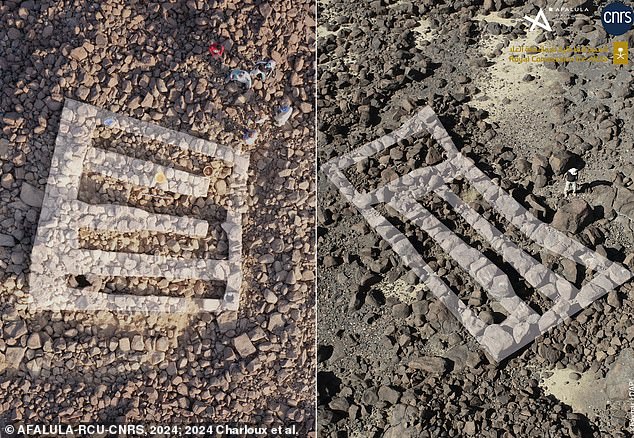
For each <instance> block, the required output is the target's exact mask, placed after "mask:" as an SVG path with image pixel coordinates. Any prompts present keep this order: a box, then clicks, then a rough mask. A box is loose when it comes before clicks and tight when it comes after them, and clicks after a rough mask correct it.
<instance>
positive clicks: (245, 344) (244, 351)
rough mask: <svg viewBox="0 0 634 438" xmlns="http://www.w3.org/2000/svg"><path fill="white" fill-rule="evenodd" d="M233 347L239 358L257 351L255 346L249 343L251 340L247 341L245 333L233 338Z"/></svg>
mask: <svg viewBox="0 0 634 438" xmlns="http://www.w3.org/2000/svg"><path fill="white" fill-rule="evenodd" d="M233 346H234V347H235V348H236V350H237V351H238V354H239V355H240V356H241V357H247V356H249V355H250V354H253V353H255V352H256V351H257V350H256V348H255V346H254V345H253V343H252V342H251V339H249V336H248V335H247V334H246V333H243V334H241V335H240V336H238V337H237V338H234V339H233Z"/></svg>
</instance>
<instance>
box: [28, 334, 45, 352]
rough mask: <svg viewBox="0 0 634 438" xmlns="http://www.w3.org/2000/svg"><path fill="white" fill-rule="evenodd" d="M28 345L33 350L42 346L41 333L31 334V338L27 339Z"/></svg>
mask: <svg viewBox="0 0 634 438" xmlns="http://www.w3.org/2000/svg"><path fill="white" fill-rule="evenodd" d="M26 346H27V347H29V348H30V349H31V350H37V349H39V348H42V340H41V339H40V335H39V333H32V334H31V336H29V339H28V340H27V341H26Z"/></svg>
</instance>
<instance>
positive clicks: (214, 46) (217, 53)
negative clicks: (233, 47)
mask: <svg viewBox="0 0 634 438" xmlns="http://www.w3.org/2000/svg"><path fill="white" fill-rule="evenodd" d="M224 52H225V48H224V47H223V46H221V45H220V44H218V43H211V45H210V46H209V53H211V56H213V57H214V58H220V57H221V56H222V54H223V53H224Z"/></svg>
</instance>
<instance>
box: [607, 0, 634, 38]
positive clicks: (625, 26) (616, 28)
mask: <svg viewBox="0 0 634 438" xmlns="http://www.w3.org/2000/svg"><path fill="white" fill-rule="evenodd" d="M601 22H602V23H603V28H604V29H605V31H606V32H607V33H609V34H610V35H623V34H624V33H625V32H627V31H628V30H630V29H631V28H632V23H633V22H634V12H632V8H631V7H629V6H626V5H624V4H623V3H621V2H615V3H610V4H609V5H607V6H606V7H605V8H603V10H602V11H601Z"/></svg>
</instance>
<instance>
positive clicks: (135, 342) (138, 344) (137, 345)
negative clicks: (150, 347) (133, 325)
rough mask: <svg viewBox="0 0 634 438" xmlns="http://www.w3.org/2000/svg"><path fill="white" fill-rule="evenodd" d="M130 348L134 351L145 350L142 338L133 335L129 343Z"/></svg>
mask: <svg viewBox="0 0 634 438" xmlns="http://www.w3.org/2000/svg"><path fill="white" fill-rule="evenodd" d="M130 348H132V349H133V350H135V351H143V350H145V345H144V344H143V336H141V335H134V336H133V337H132V342H131V343H130Z"/></svg>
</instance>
